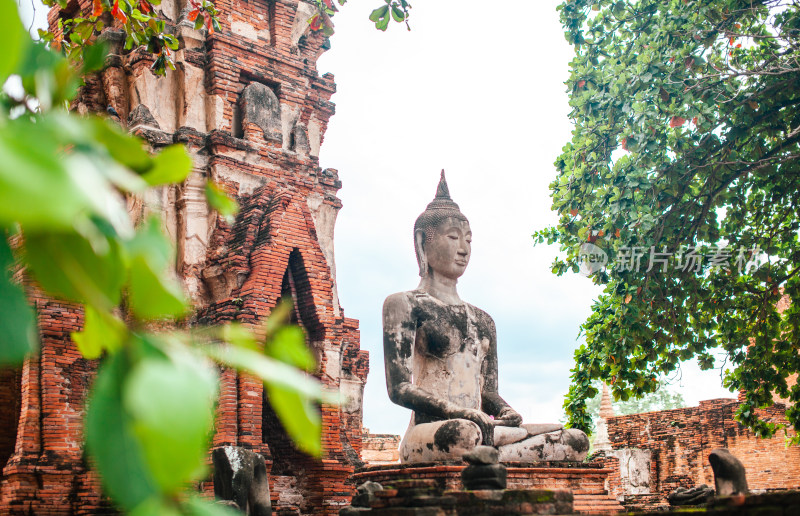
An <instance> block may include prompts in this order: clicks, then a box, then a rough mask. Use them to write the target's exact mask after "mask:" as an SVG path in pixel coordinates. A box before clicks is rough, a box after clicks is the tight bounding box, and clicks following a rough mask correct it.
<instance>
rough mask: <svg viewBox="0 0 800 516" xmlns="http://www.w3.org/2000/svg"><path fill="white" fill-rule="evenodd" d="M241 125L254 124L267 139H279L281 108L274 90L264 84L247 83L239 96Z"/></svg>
mask: <svg viewBox="0 0 800 516" xmlns="http://www.w3.org/2000/svg"><path fill="white" fill-rule="evenodd" d="M239 113H240V114H241V117H242V126H243V127H247V125H248V124H255V125H257V126H258V127H260V128H261V130H262V131H264V138H265V139H267V140H280V139H281V108H280V103H279V102H278V97H277V96H276V95H275V92H274V91H272V90H271V89H270V88H269V87H267V86H265V85H264V84H261V83H258V82H253V83H250V84H248V85H247V86H246V87H245V89H244V90H242V95H241V97H239Z"/></svg>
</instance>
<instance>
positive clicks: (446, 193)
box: [436, 169, 450, 200]
mask: <svg viewBox="0 0 800 516" xmlns="http://www.w3.org/2000/svg"><path fill="white" fill-rule="evenodd" d="M436 198H437V199H447V200H450V189H449V188H447V179H445V178H444V169H442V175H441V177H440V178H439V186H437V187H436Z"/></svg>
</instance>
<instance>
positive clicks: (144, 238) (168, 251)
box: [125, 216, 174, 271]
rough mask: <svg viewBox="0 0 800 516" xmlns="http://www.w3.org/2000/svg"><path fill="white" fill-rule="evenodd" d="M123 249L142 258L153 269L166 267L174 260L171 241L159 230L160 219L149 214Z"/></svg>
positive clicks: (157, 269)
mask: <svg viewBox="0 0 800 516" xmlns="http://www.w3.org/2000/svg"><path fill="white" fill-rule="evenodd" d="M125 249H126V250H127V251H128V254H129V255H130V256H132V257H141V258H143V259H144V260H145V261H146V262H147V263H148V264H149V265H150V267H151V268H152V269H153V270H155V271H161V270H164V269H166V268H167V267H168V266H169V265H170V263H172V261H173V260H174V253H173V249H172V243H171V242H170V241H169V239H168V238H167V237H166V235H164V232H163V231H162V230H161V220H160V219H159V218H158V217H156V216H151V217H150V218H148V219H147V221H145V222H144V223H143V224H142V225H141V226H139V227H138V228H137V229H136V234H135V235H134V236H133V238H132V239H131V240H129V241H128V242H126V244H125Z"/></svg>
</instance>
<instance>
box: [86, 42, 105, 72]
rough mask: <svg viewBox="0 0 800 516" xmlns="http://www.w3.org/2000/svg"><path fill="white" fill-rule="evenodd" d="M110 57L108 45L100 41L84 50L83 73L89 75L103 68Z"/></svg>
mask: <svg viewBox="0 0 800 516" xmlns="http://www.w3.org/2000/svg"><path fill="white" fill-rule="evenodd" d="M107 55H108V45H106V44H105V43H104V42H102V41H100V42H97V43H95V44H93V45H89V46H87V47H86V48H84V49H83V66H82V67H81V73H82V74H87V73H90V72H94V71H96V70H99V69H101V68H102V67H103V65H104V64H105V62H106V56H107Z"/></svg>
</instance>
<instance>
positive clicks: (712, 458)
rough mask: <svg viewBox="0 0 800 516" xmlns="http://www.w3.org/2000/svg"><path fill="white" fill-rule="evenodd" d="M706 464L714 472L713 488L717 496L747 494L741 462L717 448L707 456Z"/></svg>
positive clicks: (725, 450) (727, 452) (722, 449)
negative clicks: (709, 464) (708, 464)
mask: <svg viewBox="0 0 800 516" xmlns="http://www.w3.org/2000/svg"><path fill="white" fill-rule="evenodd" d="M708 462H710V463H711V469H712V470H714V487H716V488H717V496H730V495H734V494H747V493H749V490H748V489H747V478H746V476H745V470H744V466H743V465H742V461H740V460H739V459H737V458H736V457H734V456H733V454H731V452H730V451H728V450H727V449H726V448H717V449H716V450H714V451H712V452H711V453H710V454H709V455H708Z"/></svg>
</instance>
